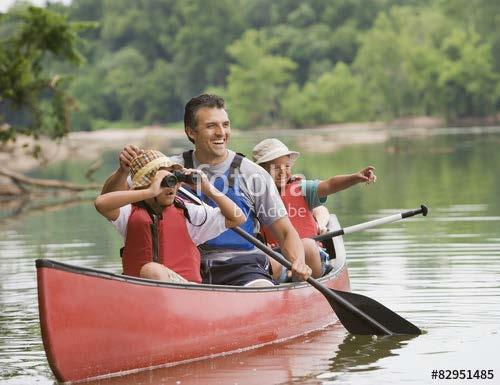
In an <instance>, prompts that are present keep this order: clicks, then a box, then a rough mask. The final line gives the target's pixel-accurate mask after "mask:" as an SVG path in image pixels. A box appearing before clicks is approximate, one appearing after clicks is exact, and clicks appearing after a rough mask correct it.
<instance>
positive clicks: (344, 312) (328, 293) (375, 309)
mask: <svg viewBox="0 0 500 385" xmlns="http://www.w3.org/2000/svg"><path fill="white" fill-rule="evenodd" d="M179 192H180V193H182V194H183V195H184V196H185V197H187V198H189V199H191V200H192V201H193V202H196V203H198V204H201V201H200V199H199V198H198V197H196V196H195V195H193V194H192V193H190V192H189V191H187V190H186V189H184V188H182V187H180V188H179ZM232 230H233V231H235V232H236V233H237V234H239V235H240V236H241V237H243V238H245V239H246V240H247V241H249V242H250V243H252V244H253V245H255V247H257V248H258V249H260V250H262V251H263V252H264V253H266V254H267V255H269V256H270V257H271V258H273V259H275V260H276V261H278V262H279V263H280V264H281V265H283V266H285V267H286V268H287V269H290V270H291V268H292V264H291V263H290V262H289V261H288V260H287V259H285V258H284V257H283V256H282V255H281V254H279V253H278V252H276V251H274V250H272V249H271V248H270V247H268V246H267V245H265V244H263V243H262V242H261V241H259V240H258V239H257V238H255V237H253V236H251V235H250V234H248V233H247V232H245V231H244V230H242V229H241V228H239V227H234V228H232ZM307 282H308V283H309V284H311V286H313V287H314V288H316V289H317V290H318V291H319V292H320V293H321V294H323V295H324V296H325V298H326V299H327V301H328V302H329V303H330V306H331V307H332V309H333V311H334V312H335V313H336V314H337V317H338V319H339V320H340V322H341V323H342V325H344V327H345V328H346V329H347V330H348V331H349V332H350V333H352V334H364V335H369V334H377V335H394V334H421V333H422V331H421V330H420V329H419V328H418V327H416V326H415V325H413V324H412V323H411V322H409V321H407V320H406V319H404V318H403V317H401V316H400V315H398V314H396V313H394V312H393V311H392V310H390V309H388V308H386V307H385V306H384V305H382V304H380V303H379V302H377V301H375V300H373V299H371V298H369V297H365V296H363V295H360V294H356V293H352V292H347V291H340V290H333V289H330V288H328V287H326V286H325V285H323V284H322V283H320V282H318V281H317V280H316V279H314V278H312V277H309V278H308V279H307Z"/></svg>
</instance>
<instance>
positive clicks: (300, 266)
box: [292, 259, 312, 281]
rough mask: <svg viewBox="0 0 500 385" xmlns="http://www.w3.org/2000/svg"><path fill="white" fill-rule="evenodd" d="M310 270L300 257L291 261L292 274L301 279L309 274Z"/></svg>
mask: <svg viewBox="0 0 500 385" xmlns="http://www.w3.org/2000/svg"><path fill="white" fill-rule="evenodd" d="M311 273H312V270H311V268H310V267H309V266H307V265H306V263H305V262H304V261H303V260H302V259H296V260H295V261H294V262H293V263H292V275H293V276H294V277H296V278H298V279H300V280H301V281H305V280H306V279H307V278H309V277H310V276H311Z"/></svg>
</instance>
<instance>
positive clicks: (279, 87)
mask: <svg viewBox="0 0 500 385" xmlns="http://www.w3.org/2000/svg"><path fill="white" fill-rule="evenodd" d="M228 52H229V54H230V55H231V57H232V58H233V60H235V62H236V64H232V65H231V66H230V70H229V76H228V85H227V91H226V95H227V99H228V102H229V107H230V109H231V116H232V117H233V119H234V121H235V125H236V126H237V127H240V128H248V127H255V126H256V125H263V124H269V123H271V122H273V121H276V120H278V119H279V118H280V111H279V100H280V98H281V96H282V95H283V93H284V90H285V88H286V87H287V86H288V84H289V83H290V82H291V80H292V71H293V70H294V69H295V68H296V65H295V63H294V62H293V61H291V60H290V59H288V58H285V57H280V56H274V55H270V54H269V53H268V52H269V46H268V45H266V41H265V40H263V39H262V36H259V33H258V32H257V31H254V30H249V31H247V32H246V33H245V34H244V35H243V37H242V38H241V39H240V40H238V41H236V42H235V43H233V44H232V45H231V46H229V47H228Z"/></svg>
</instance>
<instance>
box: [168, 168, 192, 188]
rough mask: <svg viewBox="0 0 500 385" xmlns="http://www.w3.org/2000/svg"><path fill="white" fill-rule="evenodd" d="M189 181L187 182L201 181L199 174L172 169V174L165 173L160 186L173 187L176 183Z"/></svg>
mask: <svg viewBox="0 0 500 385" xmlns="http://www.w3.org/2000/svg"><path fill="white" fill-rule="evenodd" d="M181 182H185V183H189V184H198V183H199V182H201V175H200V174H184V173H183V172H182V171H178V170H176V171H174V172H172V174H170V175H167V176H166V177H165V178H163V179H162V181H161V183H160V186H161V187H174V186H175V185H176V184H177V183H181Z"/></svg>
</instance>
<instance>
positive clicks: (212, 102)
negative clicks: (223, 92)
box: [184, 94, 226, 143]
mask: <svg viewBox="0 0 500 385" xmlns="http://www.w3.org/2000/svg"><path fill="white" fill-rule="evenodd" d="M203 107H208V108H226V105H225V102H224V99H223V98H222V97H221V96H217V95H210V94H201V95H198V96H196V97H194V98H192V99H191V100H190V101H189V102H187V103H186V107H184V130H185V131H186V135H187V129H188V127H189V128H191V129H193V130H194V129H195V128H196V125H197V122H196V113H197V112H198V110H199V109H200V108H203ZM188 139H189V141H190V142H191V143H194V141H193V140H192V139H191V138H190V137H189V135H188Z"/></svg>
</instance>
